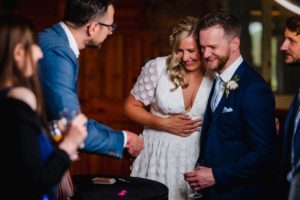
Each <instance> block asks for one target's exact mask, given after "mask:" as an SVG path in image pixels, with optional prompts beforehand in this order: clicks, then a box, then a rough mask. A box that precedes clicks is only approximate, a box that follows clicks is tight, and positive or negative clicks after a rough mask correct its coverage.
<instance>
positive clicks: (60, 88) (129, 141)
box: [39, 0, 143, 158]
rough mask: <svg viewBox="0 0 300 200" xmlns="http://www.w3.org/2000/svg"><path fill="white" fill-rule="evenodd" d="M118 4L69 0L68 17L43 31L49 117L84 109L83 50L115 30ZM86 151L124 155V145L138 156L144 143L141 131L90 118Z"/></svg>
mask: <svg viewBox="0 0 300 200" xmlns="http://www.w3.org/2000/svg"><path fill="white" fill-rule="evenodd" d="M113 18H114V7H113V4H112V1H110V0H67V2H66V7H65V16H64V20H63V21H61V22H60V23H57V24H55V25H54V26H52V27H51V28H49V29H46V30H44V31H42V32H41V33H40V34H39V45H40V46H41V49H42V51H43V54H44V57H43V59H42V60H41V61H40V63H39V64H40V67H39V72H40V74H39V75H40V78H41V84H42V91H43V95H44V100H45V103H46V109H47V115H48V119H50V120H53V119H58V118H60V112H61V111H64V110H69V111H72V110H75V111H76V110H80V104H79V100H78V94H77V79H78V67H79V66H78V65H79V64H78V56H79V50H82V49H84V48H87V47H91V48H100V47H101V45H102V43H103V41H104V40H105V39H106V38H107V37H108V36H109V35H111V34H112V33H113V31H114V30H115V28H116V25H115V24H114V23H113ZM87 129H88V136H87V139H86V140H85V144H84V149H83V151H87V152H92V153H99V154H103V155H110V156H114V157H117V158H120V157H121V156H122V154H123V149H124V147H125V148H127V149H128V152H129V153H130V154H131V155H132V156H136V155H137V154H138V153H139V152H140V150H141V149H142V146H143V141H142V140H141V139H140V138H139V137H138V135H136V134H134V133H132V132H130V131H115V130H113V129H111V128H109V127H107V126H105V125H103V124H100V123H98V122H97V121H95V120H92V119H90V120H88V123H87Z"/></svg>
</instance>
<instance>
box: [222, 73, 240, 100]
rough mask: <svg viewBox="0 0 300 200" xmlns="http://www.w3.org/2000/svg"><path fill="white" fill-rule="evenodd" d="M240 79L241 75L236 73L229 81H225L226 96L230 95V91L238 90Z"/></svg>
mask: <svg viewBox="0 0 300 200" xmlns="http://www.w3.org/2000/svg"><path fill="white" fill-rule="evenodd" d="M239 80H240V79H239V77H238V76H237V75H235V76H234V77H232V78H231V79H230V80H229V81H227V82H225V83H224V93H225V94H226V97H228V95H229V93H230V91H233V90H236V89H237V88H238V87H239V84H238V83H237V82H238V81H239Z"/></svg>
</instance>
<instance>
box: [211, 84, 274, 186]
mask: <svg viewBox="0 0 300 200" xmlns="http://www.w3.org/2000/svg"><path fill="white" fill-rule="evenodd" d="M240 106H241V107H240V112H241V117H242V123H243V127H245V129H244V130H243V132H242V134H243V135H244V136H243V137H244V139H245V140H246V143H245V145H247V146H248V147H247V148H248V151H247V152H246V153H245V154H244V155H242V156H241V157H240V158H238V159H236V160H233V161H231V162H229V163H226V164H223V165H221V166H218V167H216V168H214V169H213V174H214V177H215V179H216V186H217V187H218V188H223V189H224V188H230V187H233V186H235V185H238V184H239V183H241V182H252V181H255V180H258V179H263V178H264V177H265V176H269V175H270V172H271V171H272V165H273V164H274V163H273V162H274V160H275V157H276V149H275V147H276V128H275V100H274V97H273V94H272V92H271V90H270V89H269V87H268V86H267V85H266V84H261V83H254V84H252V85H251V86H249V87H248V88H247V89H246V90H245V91H244V93H243V96H242V98H241V99H240Z"/></svg>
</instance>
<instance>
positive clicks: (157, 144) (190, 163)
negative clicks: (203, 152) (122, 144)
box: [131, 57, 213, 200]
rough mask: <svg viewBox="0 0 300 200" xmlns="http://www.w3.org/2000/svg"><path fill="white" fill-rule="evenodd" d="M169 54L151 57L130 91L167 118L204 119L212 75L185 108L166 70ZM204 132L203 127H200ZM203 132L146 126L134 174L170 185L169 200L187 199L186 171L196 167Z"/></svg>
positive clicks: (152, 111) (181, 97) (133, 169)
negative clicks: (182, 133) (181, 132)
mask: <svg viewBox="0 0 300 200" xmlns="http://www.w3.org/2000/svg"><path fill="white" fill-rule="evenodd" d="M166 59H167V57H158V58H156V59H154V60H150V61H149V62H147V63H146V65H145V66H144V67H143V69H142V72H141V74H140V76H139V78H138V80H137V82H136V84H135V85H134V87H133V89H132V90H131V95H133V96H134V98H135V99H137V100H139V101H141V102H143V104H144V105H145V106H147V105H149V104H150V108H151V109H150V110H151V113H152V114H154V115H156V116H160V117H168V116H169V115H171V114H178V113H185V114H188V115H190V116H197V117H200V118H201V119H203V116H204V112H205V108H206V104H207V99H208V96H209V92H210V90H211V87H212V82H213V81H212V80H213V77H212V76H210V75H208V74H206V75H205V77H204V78H203V80H202V82H201V85H200V87H199V89H198V92H197V96H196V98H195V101H194V104H193V106H192V108H191V110H190V111H186V110H185V107H184V101H183V95H182V89H181V88H178V89H177V90H176V91H174V92H171V91H170V89H172V88H174V85H173V83H172V82H171V81H170V80H169V78H168V75H167V73H166ZM200 131H201V130H200ZM200 131H197V132H194V133H193V134H192V135H191V136H189V137H180V136H177V135H173V134H170V133H168V132H164V131H158V130H154V129H151V128H148V127H145V128H144V130H143V133H142V137H143V138H144V145H145V146H144V149H143V150H142V152H141V153H140V155H139V156H138V157H137V158H136V159H135V161H134V163H133V166H132V172H131V176H137V177H143V178H149V179H152V180H156V181H159V182H161V183H164V184H166V185H167V186H168V188H169V200H183V199H188V198H187V196H188V194H189V193H191V192H192V191H191V190H190V189H189V186H188V184H187V183H186V182H185V181H184V178H183V173H185V172H188V171H191V170H193V168H194V166H195V163H196V161H197V159H198V156H199V152H200Z"/></svg>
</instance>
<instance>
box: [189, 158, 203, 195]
mask: <svg viewBox="0 0 300 200" xmlns="http://www.w3.org/2000/svg"><path fill="white" fill-rule="evenodd" d="M198 167H200V164H199V163H196V165H195V168H194V169H197V168H198ZM202 197H203V194H202V193H200V192H197V191H196V190H194V193H192V194H190V195H189V198H190V199H200V198H202Z"/></svg>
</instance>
